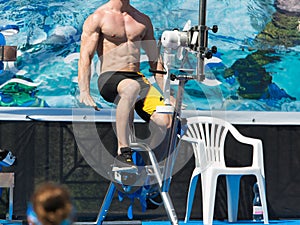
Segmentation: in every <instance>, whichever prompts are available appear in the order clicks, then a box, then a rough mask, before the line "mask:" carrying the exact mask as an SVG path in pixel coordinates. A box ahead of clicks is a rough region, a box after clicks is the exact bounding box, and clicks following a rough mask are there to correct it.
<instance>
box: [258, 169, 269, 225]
mask: <svg viewBox="0 0 300 225" xmlns="http://www.w3.org/2000/svg"><path fill="white" fill-rule="evenodd" d="M256 179H257V184H258V189H259V196H260V200H261V205H262V209H263V216H264V224H269V216H268V207H267V199H266V185H265V179H264V178H263V177H262V176H260V175H258V176H256Z"/></svg>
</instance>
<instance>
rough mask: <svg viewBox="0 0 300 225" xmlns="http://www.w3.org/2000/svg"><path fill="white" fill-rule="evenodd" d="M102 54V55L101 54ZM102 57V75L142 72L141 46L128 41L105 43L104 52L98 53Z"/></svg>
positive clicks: (105, 41)
mask: <svg viewBox="0 0 300 225" xmlns="http://www.w3.org/2000/svg"><path fill="white" fill-rule="evenodd" d="M101 53H102V54H101ZM98 55H100V57H101V62H102V63H101V73H103V72H106V71H130V72H139V71H140V44H139V42H132V41H127V42H124V43H120V44H114V43H112V42H109V41H107V40H104V41H103V51H102V52H98Z"/></svg>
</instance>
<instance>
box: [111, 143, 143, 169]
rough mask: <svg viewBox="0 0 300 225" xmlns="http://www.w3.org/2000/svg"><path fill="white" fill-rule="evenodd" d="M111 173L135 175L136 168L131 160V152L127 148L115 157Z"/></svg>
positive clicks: (122, 149)
mask: <svg viewBox="0 0 300 225" xmlns="http://www.w3.org/2000/svg"><path fill="white" fill-rule="evenodd" d="M112 171H113V172H127V173H137V172H138V168H137V166H136V165H135V164H134V163H133V160H132V150H131V148H129V147H125V148H121V154H120V155H118V156H116V158H115V161H114V165H113V168H112Z"/></svg>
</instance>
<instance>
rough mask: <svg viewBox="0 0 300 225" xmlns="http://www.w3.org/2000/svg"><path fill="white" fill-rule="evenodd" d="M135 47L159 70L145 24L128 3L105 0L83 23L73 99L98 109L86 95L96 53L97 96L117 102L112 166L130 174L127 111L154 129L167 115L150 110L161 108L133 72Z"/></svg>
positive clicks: (136, 70) (137, 55) (152, 92)
mask: <svg viewBox="0 0 300 225" xmlns="http://www.w3.org/2000/svg"><path fill="white" fill-rule="evenodd" d="M141 48H142V49H144V51H145V53H146V55H147V56H148V59H149V65H150V68H151V69H152V70H156V71H162V70H163V67H162V64H161V63H160V61H159V60H158V58H159V52H158V49H157V44H156V41H155V38H154V31H153V26H152V23H151V20H150V18H149V17H148V16H146V15H145V14H143V13H141V12H139V11H138V10H137V9H135V8H134V7H133V6H131V5H130V1H129V0H110V1H108V2H107V3H106V4H104V5H102V6H101V7H99V8H98V9H97V10H96V11H95V12H94V13H93V14H91V15H90V16H89V17H88V18H87V19H86V21H85V23H84V25H83V33H82V36H81V48H80V59H79V62H78V84H79V90H80V97H79V98H80V99H79V100H80V102H81V103H84V104H86V105H88V106H92V107H94V108H95V109H98V108H97V105H96V103H95V101H94V100H93V98H92V97H91V95H90V79H91V70H90V65H91V61H92V59H93V56H94V54H95V52H96V53H97V55H98V57H99V59H100V60H101V75H100V76H99V79H98V87H99V91H100V94H101V96H102V97H103V98H104V99H105V100H106V101H109V102H114V103H115V104H117V108H116V132H117V138H118V156H117V157H116V159H117V160H115V165H114V167H117V168H119V169H120V170H119V171H126V172H129V171H132V172H133V173H135V172H136V171H137V167H136V166H135V165H134V164H133V162H132V157H131V154H132V151H131V149H130V147H129V146H130V141H129V137H130V122H132V121H131V119H132V118H133V117H132V115H133V110H134V109H135V110H136V112H137V113H138V114H139V115H140V117H141V118H143V119H144V120H145V121H146V122H150V121H153V122H154V123H155V124H156V125H157V126H158V127H160V128H163V129H166V128H168V127H170V125H171V115H168V114H161V113H157V112H155V109H156V106H157V105H163V104H164V103H163V98H162V96H161V94H160V92H158V90H157V89H155V88H154V87H153V86H151V85H150V84H149V82H147V80H146V79H145V77H144V76H143V75H142V74H141V73H139V71H140V55H141ZM155 78H156V82H157V84H158V85H159V87H160V88H161V89H162V88H163V75H162V74H158V73H157V74H156V75H155ZM116 161H117V163H116ZM118 162H119V163H118ZM122 168H123V169H124V170H122Z"/></svg>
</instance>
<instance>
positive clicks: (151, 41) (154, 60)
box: [142, 16, 164, 90]
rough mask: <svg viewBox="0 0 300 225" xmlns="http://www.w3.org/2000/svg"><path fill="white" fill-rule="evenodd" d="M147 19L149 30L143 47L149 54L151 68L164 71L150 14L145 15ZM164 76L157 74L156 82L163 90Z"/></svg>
mask: <svg viewBox="0 0 300 225" xmlns="http://www.w3.org/2000/svg"><path fill="white" fill-rule="evenodd" d="M145 21H146V26H147V27H146V29H147V30H146V33H145V36H144V38H143V40H142V47H143V49H144V50H145V52H146V54H147V56H148V59H149V65H150V68H151V69H152V70H154V71H155V70H159V71H163V70H164V67H163V62H162V59H161V57H160V55H159V51H158V47H157V43H156V40H155V38H154V31H153V25H152V23H151V20H150V18H149V17H148V16H146V17H145ZM163 76H164V75H163V74H160V73H156V74H155V79H156V82H157V84H158V86H159V87H160V89H161V90H163V87H164V77H163Z"/></svg>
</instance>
